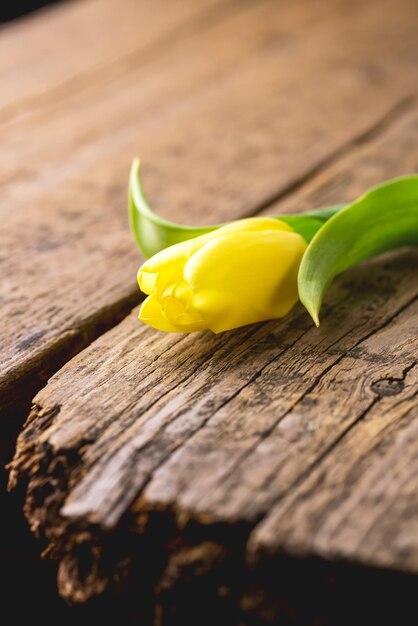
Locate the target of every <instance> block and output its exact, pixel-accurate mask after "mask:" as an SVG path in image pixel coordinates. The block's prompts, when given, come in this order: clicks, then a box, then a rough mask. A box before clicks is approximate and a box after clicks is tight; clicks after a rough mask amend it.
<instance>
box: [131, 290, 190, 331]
mask: <svg viewBox="0 0 418 626" xmlns="http://www.w3.org/2000/svg"><path fill="white" fill-rule="evenodd" d="M139 319H140V320H141V321H142V322H145V324H148V326H152V327H153V328H156V329H157V330H165V331H166V332H172V333H178V332H184V331H182V330H181V329H180V330H179V328H178V327H177V326H176V325H175V324H171V323H170V322H169V321H168V320H167V318H166V317H165V316H164V315H163V313H162V311H161V308H160V305H159V304H158V300H157V299H156V298H155V297H154V296H148V298H146V299H145V300H144V302H143V303H142V305H141V308H140V311H139Z"/></svg>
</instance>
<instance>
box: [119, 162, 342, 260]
mask: <svg viewBox="0 0 418 626" xmlns="http://www.w3.org/2000/svg"><path fill="white" fill-rule="evenodd" d="M343 206H344V205H336V206H334V207H329V208H326V209H318V210H316V211H310V212H308V213H304V214H303V215H279V216H276V217H277V219H280V220H282V221H284V222H286V223H287V224H289V226H291V227H292V228H293V230H294V231H295V232H297V233H299V234H300V235H302V237H304V238H305V239H306V241H308V242H309V241H310V240H311V239H312V237H313V236H314V235H315V233H316V232H317V231H318V230H319V229H320V228H321V226H322V225H323V224H324V223H325V222H326V221H327V220H328V219H329V218H330V217H331V216H332V215H334V214H335V213H336V212H338V211H339V210H340V209H341V208H342V207H343ZM129 221H130V224H131V230H132V233H133V235H134V238H135V241H136V243H137V245H138V247H139V249H140V250H141V251H142V253H143V254H144V255H145V256H146V257H150V256H152V255H154V254H156V253H157V252H159V251H160V250H163V249H164V248H167V247H168V246H172V245H173V244H175V243H179V242H180V241H185V240H186V239H192V238H193V237H197V236H198V235H204V234H206V233H210V232H212V231H213V230H216V229H217V228H220V227H221V226H223V224H215V225H213V226H203V227H197V226H183V225H179V224H175V223H174V222H169V221H168V220H165V219H163V218H161V217H158V215H156V214H155V213H154V212H153V211H152V210H151V208H150V207H149V205H148V202H147V200H146V197H145V194H144V190H143V187H142V183H141V178H140V162H139V160H138V159H135V160H134V161H133V163H132V167H131V173H130V177H129Z"/></svg>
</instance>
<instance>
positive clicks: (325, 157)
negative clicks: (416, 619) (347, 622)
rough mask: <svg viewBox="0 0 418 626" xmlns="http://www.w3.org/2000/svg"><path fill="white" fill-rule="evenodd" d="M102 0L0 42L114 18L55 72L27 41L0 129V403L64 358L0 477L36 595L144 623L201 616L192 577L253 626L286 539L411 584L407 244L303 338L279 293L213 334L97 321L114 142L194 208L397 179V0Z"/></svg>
mask: <svg viewBox="0 0 418 626" xmlns="http://www.w3.org/2000/svg"><path fill="white" fill-rule="evenodd" d="M123 4H124V3H120V2H119V3H116V2H113V3H112V2H111V1H110V0H109V2H103V3H102V4H101V3H100V2H96V3H95V2H86V3H75V4H74V5H63V7H62V8H61V9H54V10H53V11H52V12H50V13H48V12H47V13H45V16H46V20H48V22H47V21H45V22H43V20H42V19H40V20H33V21H32V22H31V21H28V22H27V23H24V22H23V23H22V25H21V26H19V27H16V29H15V30H14V31H13V33H12V35H10V38H11V41H13V42H14V43H13V44H10V46H11V48H9V49H12V50H13V49H14V48H13V46H16V48H18V49H19V50H20V47H19V43H18V42H19V41H20V42H22V41H23V39H24V38H25V37H29V38H30V40H31V41H33V42H34V44H33V45H36V43H35V42H36V41H38V40H39V37H40V36H41V35H40V33H42V32H44V31H43V29H44V28H45V26H44V24H47V23H49V24H51V23H56V24H57V30H58V31H59V24H61V25H62V23H66V24H68V33H69V34H68V37H65V38H62V40H61V39H60V43H59V44H58V43H56V44H55V45H59V46H62V48H60V50H61V51H64V50H67V51H68V47H71V40H72V38H73V34H74V32H76V31H77V23H78V22H79V21H80V20H81V17H80V15H85V12H87V13H88V12H89V11H90V12H92V13H91V14H92V15H95V16H96V17H97V18H99V22H102V23H103V29H104V30H103V32H106V28H107V29H108V32H109V38H112V37H113V34H112V32H113V31H112V11H113V12H115V13H118V17H117V20H116V24H115V35H114V36H115V46H114V47H107V46H103V42H102V41H101V40H99V38H97V40H94V41H92V42H91V41H90V39H89V37H88V36H87V35H88V33H89V29H88V26H86V25H85V24H84V23H83V28H84V29H85V30H82V36H81V40H80V41H81V43H80V49H79V50H77V53H76V55H75V57H74V58H73V59H72V60H68V62H67V64H66V65H65V66H64V67H63V70H62V74H60V72H59V71H58V70H59V64H58V62H57V63H55V60H54V58H53V57H52V61H51V63H50V64H48V66H46V65H45V66H43V64H42V63H40V62H39V61H38V62H37V61H36V59H35V61H34V68H35V70H34V71H35V72H38V73H39V76H38V80H37V81H34V82H33V84H32V85H31V83H30V82H28V81H25V80H22V86H21V87H20V90H19V89H17V90H16V91H15V96H16V102H17V103H18V105H17V106H16V107H11V108H10V107H9V104H8V102H6V101H5V103H6V105H7V106H5V108H4V111H5V115H4V119H3V121H4V125H3V127H2V129H1V137H2V146H3V147H4V150H3V152H2V155H3V156H0V163H1V169H2V172H4V178H3V177H2V192H3V202H2V205H1V206H0V211H1V212H2V216H3V218H2V219H4V223H5V224H6V226H7V227H6V228H5V229H3V230H2V232H1V244H2V245H1V249H2V253H1V257H2V265H3V267H4V277H5V279H6V281H5V289H4V291H3V293H2V296H3V303H2V304H3V306H2V313H1V315H2V322H3V323H2V325H1V327H0V328H1V331H0V332H1V341H2V356H3V359H4V361H3V367H2V373H1V380H0V389H1V391H2V394H1V401H0V402H1V407H0V408H1V409H6V410H7V411H10V409H11V410H12V413H15V412H16V408H19V407H21V406H22V405H24V403H26V402H27V401H28V400H30V399H32V397H33V395H34V392H35V390H37V389H39V388H40V387H41V386H42V384H43V382H45V381H46V380H47V379H48V377H49V376H50V375H51V374H52V373H53V372H55V371H56V370H57V369H58V368H59V367H60V366H61V365H62V364H63V363H64V362H65V361H68V363H67V364H66V365H65V366H64V367H63V368H62V369H60V370H59V371H58V372H57V373H56V374H55V376H53V377H52V378H51V379H50V380H49V382H48V384H47V386H46V387H44V388H43V389H42V390H41V391H40V392H39V394H38V395H37V396H36V397H35V399H34V405H33V409H32V411H31V414H30V417H29V419H28V422H27V425H26V427H25V429H24V431H23V433H22V434H21V436H20V438H19V442H18V447H17V452H16V456H15V459H14V461H13V464H12V476H11V485H12V486H16V485H19V487H20V491H21V493H22V494H23V496H24V499H25V505H24V509H25V514H26V516H27V518H28V520H29V523H30V525H31V528H32V530H33V531H35V532H36V533H37V534H39V535H40V536H42V537H43V538H44V542H46V544H47V545H48V548H47V553H48V554H50V555H51V556H52V557H53V558H55V559H56V560H57V561H58V564H59V573H58V584H59V590H60V593H61V594H62V595H63V596H64V597H65V598H67V599H69V600H70V601H73V602H84V601H87V600H89V599H91V598H94V597H97V596H103V597H104V598H106V597H107V596H109V597H113V595H112V594H114V593H117V594H119V595H120V594H121V593H122V590H125V591H126V589H127V590H128V592H127V593H126V594H125V595H123V594H122V595H123V602H124V603H125V604H126V603H127V602H128V601H129V602H132V603H133V604H134V606H135V607H136V608H137V609H138V607H139V608H140V610H141V615H142V620H143V622H144V623H147V622H149V621H152V620H153V619H154V620H155V623H164V624H168V623H176V624H178V623H186V620H187V619H192V621H193V620H194V623H197V620H199V621H200V622H201V623H204V622H203V621H202V615H201V613H200V614H198V615H194V617H193V611H192V609H193V607H192V606H191V605H190V602H188V598H190V595H191V594H192V595H196V597H198V598H200V600H201V601H202V602H203V603H204V606H205V607H211V608H210V610H209V609H208V611H207V614H206V617H205V618H204V619H207V623H211V624H212V623H214V620H215V619H218V620H219V619H224V621H227V623H228V624H233V623H253V622H252V620H255V622H254V623H258V621H260V620H261V621H263V620H264V621H266V622H271V621H274V620H275V619H279V617H282V613H281V611H282V608H281V607H282V605H281V604H280V602H279V603H277V601H278V597H279V595H280V590H279V589H278V586H277V585H275V583H274V581H277V580H282V579H285V580H286V578H289V575H290V574H289V572H293V571H294V572H295V574H294V575H295V578H296V579H298V577H300V576H301V575H304V576H305V573H306V567H307V566H306V565H303V564H307V563H308V562H309V560H308V557H309V558H311V557H315V558H319V557H320V558H322V559H324V563H327V564H331V563H333V562H335V561H340V560H341V559H343V560H347V561H348V562H350V563H351V564H360V565H362V566H363V567H364V566H367V567H368V568H374V570H373V571H375V569H376V568H381V567H382V566H383V567H386V568H389V569H391V570H402V571H407V572H410V573H412V574H417V573H418V544H417V539H416V534H417V533H416V532H415V531H416V528H417V524H418V517H417V514H416V509H417V499H418V495H417V494H418V491H417V485H416V481H415V479H414V473H415V474H416V473H417V467H416V464H417V461H416V459H415V452H414V448H415V438H414V429H416V423H415V422H416V419H417V417H418V416H417V398H416V393H417V378H416V371H417V366H416V360H417V357H416V355H417V316H416V298H417V294H418V284H417V280H416V277H417V269H418V257H417V255H416V253H415V252H413V251H404V252H399V253H396V254H393V255H390V256H387V257H385V258H384V259H381V260H376V261H374V262H372V263H369V264H368V265H367V269H366V268H364V267H363V268H358V269H355V270H352V271H351V272H349V273H347V274H346V275H345V276H344V277H342V278H341V279H339V281H338V283H336V285H335V286H334V287H333V289H332V290H331V292H330V294H329V297H328V298H327V301H326V305H325V308H324V315H323V322H322V326H321V328H320V329H319V330H317V329H315V328H313V327H312V325H311V322H310V320H309V318H308V316H307V315H306V313H305V312H304V310H302V308H301V307H298V308H296V309H295V311H294V313H293V314H292V316H290V317H289V318H288V319H286V320H282V321H280V322H271V323H268V324H262V325H257V326H253V327H249V328H245V329H242V330H238V331H236V332H230V333H226V334H224V335H221V336H213V335H211V334H210V333H202V334H198V335H193V336H185V337H182V336H170V335H165V334H160V333H158V332H156V331H152V330H150V329H147V328H144V327H142V326H140V325H139V323H138V322H137V320H136V310H135V311H133V312H132V313H131V314H130V315H129V316H128V317H127V318H126V319H124V321H122V322H121V323H120V324H117V323H118V321H120V320H122V319H123V318H124V317H125V315H126V313H127V312H128V311H129V310H130V308H132V306H133V305H134V303H135V302H136V301H137V300H138V299H139V295H138V293H137V289H136V285H135V281H134V278H135V273H136V268H137V265H138V264H139V263H140V258H139V255H138V254H137V252H136V251H135V249H134V247H133V244H132V240H131V237H130V235H129V232H128V229H127V224H126V208H125V204H126V177H127V170H128V166H129V161H130V158H131V157H132V156H133V155H135V154H136V153H140V154H141V155H142V157H143V159H144V160H145V184H146V187H147V188H149V191H150V197H151V201H152V203H153V204H154V205H155V206H157V207H158V208H159V209H160V210H161V213H163V214H164V215H166V216H170V217H172V218H174V219H178V220H183V221H187V222H195V223H199V222H200V223H202V222H207V221H221V220H226V219H230V218H235V217H238V216H243V215H251V214H255V213H260V212H267V213H271V214H274V213H278V212H279V211H298V210H302V209H304V208H313V207H315V206H321V205H324V204H328V203H333V202H341V201H348V200H350V199H352V198H353V197H356V196H357V195H358V194H360V193H361V192H362V191H364V190H365V189H367V188H368V187H369V186H370V185H372V184H374V183H377V182H380V181H381V180H383V179H385V178H389V177H393V176H396V175H398V174H404V173H408V172H411V171H416V170H417V169H418V150H417V145H418V142H417V139H418V106H417V103H416V90H417V85H416V75H417V67H418V52H417V48H416V18H417V17H418V13H417V6H416V3H415V2H413V1H412V0H402V1H401V2H400V3H398V6H397V10H396V11H394V7H393V3H392V2H389V0H387V1H384V2H382V1H379V2H378V1H377V0H370V2H367V3H364V2H360V1H358V2H357V1H356V2H350V3H349V4H347V3H346V2H343V1H342V0H341V1H339V0H334V1H333V2H329V1H328V0H327V1H325V0H323V1H320V2H316V3H311V2H308V1H304V2H298V3H295V2H290V0H289V2H283V3H276V2H273V1H272V0H271V1H269V0H263V1H262V2H242V3H235V2H232V1H231V2H214V1H213V2H209V1H207V2H205V3H200V4H199V3H193V2H190V3H189V2H185V1H182V2H180V1H179V2H175V3H173V4H172V5H171V4H170V3H168V4H166V3H163V2H159V3H158V4H159V5H160V6H163V5H164V7H166V6H170V7H173V8H170V9H168V11H167V12H165V11H164V10H163V11H157V10H154V9H153V8H152V6H153V5H152V3H144V4H143V5H142V7H141V9H142V10H143V11H144V12H145V13H146V15H147V17H148V21H147V22H146V23H143V22H141V26H140V29H141V32H144V33H146V37H145V38H144V37H141V36H139V35H138V37H137V38H136V39H135V37H133V35H131V39H130V37H129V36H126V35H127V33H133V34H134V33H135V29H134V28H133V25H132V24H129V25H127V24H125V22H124V20H122V18H121V15H119V14H121V13H122V10H121V8H120V7H121V5H123ZM71 6H73V7H74V8H71ZM116 6H117V7H118V9H117V10H116ZM126 9H127V11H128V14H129V15H130V16H131V17H130V18H129V20H128V21H131V22H134V21H135V19H134V18H135V15H137V13H136V12H137V11H138V10H139V9H138V5H137V4H135V3H134V2H128V1H127V0H126ZM171 11H173V13H172V14H171ZM129 12H131V13H129ZM157 14H158V15H157ZM174 15H175V16H176V18H175V19H176V20H177V21H176V23H174V22H173V16H174ZM81 21H83V20H81ZM370 24H373V28H372V29H371V27H370ZM125 29H127V30H125ZM6 33H7V31H6ZM83 33H84V34H83ZM169 33H171V35H169ZM139 34H140V33H139ZM132 37H133V39H132ZM95 41H96V43H95ZM237 42H239V43H237ZM6 44H7V41H6ZM6 44H3V45H6ZM1 45H2V44H0V46H1ZM48 45H49V44H48ZM49 50H50V49H49ZM83 50H84V54H83ZM147 51H148V52H147ZM19 54H22V55H23V57H22V59H23V60H22V62H24V63H25V64H26V63H30V62H31V61H30V55H27V56H26V57H25V56H24V55H25V53H24V52H19ZM41 56H42V55H41ZM42 58H43V57H42ZM86 58H87V61H85V59H86ZM7 67H9V66H7ZM8 80H10V83H9V84H10V85H13V81H18V78H17V77H16V73H15V72H13V71H10V77H9V79H8ZM35 83H36V84H35ZM255 85H256V88H255ZM39 86H41V89H39V88H38V87H39ZM2 89H3V87H2ZM5 93H7V94H9V93H10V92H9V91H8V90H7V89H5ZM13 102H14V101H13ZM10 207H12V209H13V211H11V210H10ZM28 312H29V313H28ZM115 324H117V325H116V326H115V327H114V328H113V329H112V330H109V331H108V332H106V331H107V330H108V329H109V328H110V327H111V326H114V325H115ZM99 335H101V336H100V338H98V339H97V340H95V341H93V343H91V345H90V346H89V347H87V348H86V346H87V345H88V344H89V343H90V342H91V341H92V340H93V339H95V338H96V337H98V336H99ZM83 348H86V349H84V350H83ZM79 351H81V352H80V354H79V355H78V356H76V357H75V358H73V359H72V360H69V359H70V357H71V356H72V355H74V354H75V353H76V352H79ZM414 394H415V395H414ZM22 414H23V413H22ZM283 554H284V555H288V556H289V557H292V559H293V560H291V562H286V564H285V569H284V572H283V571H282V572H281V573H280V572H279V578H277V577H275V576H273V577H272V576H269V575H267V576H266V575H265V572H266V571H267V573H268V572H269V571H270V570H271V569H272V568H273V567H277V568H278V570H280V568H281V567H283V566H282V565H280V564H281V562H282V561H281V559H282V555H283ZM295 557H298V558H301V557H303V560H300V561H298V560H296V559H295ZM336 567H337V566H336ZM347 571H348V569H347V566H346V567H345V568H344V567H342V570H339V572H342V574H339V575H341V576H342V577H343V578H344V577H345V576H347V575H348V574H347ZM333 572H334V570H333ZM334 573H335V572H334ZM317 574H318V566H317V565H315V564H314V566H313V569H312V572H311V571H310V570H309V571H308V574H306V584H307V585H308V586H309V584H311V585H312V577H313V578H314V579H315V578H316V577H317ZM333 575H334V574H333ZM324 576H325V577H326V576H327V574H325V575H324ZM344 580H345V578H344ZM413 580H414V581H415V577H414V578H413ZM408 584H409V585H412V587H413V589H414V590H415V589H416V587H417V586H418V583H416V582H413V583H408ZM404 604H405V603H404ZM173 607H175V608H176V611H177V612H175V613H172V611H173V610H174V609H173ZM228 611H229V613H228ZM226 615H229V618H228V619H227V618H226V617H225V616H226ZM220 616H221V617H220ZM176 620H177V621H176ZM179 620H180V621H179ZM205 623H206V622H205ZM284 623H287V622H284ZM306 623H307V622H306ZM405 623H406V622H405Z"/></svg>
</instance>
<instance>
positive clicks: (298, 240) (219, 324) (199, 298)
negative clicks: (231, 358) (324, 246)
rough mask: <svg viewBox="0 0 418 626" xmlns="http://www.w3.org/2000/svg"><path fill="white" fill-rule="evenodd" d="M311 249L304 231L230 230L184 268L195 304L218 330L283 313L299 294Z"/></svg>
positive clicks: (210, 325) (212, 326) (199, 252)
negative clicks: (306, 254)
mask: <svg viewBox="0 0 418 626" xmlns="http://www.w3.org/2000/svg"><path fill="white" fill-rule="evenodd" d="M262 219H263V220H264V219H265V218H262ZM269 221H270V220H269ZM274 221H276V220H274ZM305 249H306V242H305V240H304V239H303V238H302V237H301V236H300V235H298V234H296V233H294V232H293V231H292V230H290V231H289V230H287V229H286V230H285V229H281V228H275V229H272V230H261V231H260V232H257V234H255V233H254V232H247V231H245V232H234V233H232V232H228V233H226V234H225V235H224V236H218V237H216V238H214V239H212V240H211V241H208V242H207V243H206V244H205V245H204V246H203V247H202V248H201V249H200V250H198V251H197V252H196V253H195V254H194V255H193V256H192V257H191V259H190V260H189V261H188V262H187V263H186V266H185V269H184V278H185V280H186V281H187V282H188V283H189V284H190V286H191V288H192V289H193V291H194V292H195V296H194V298H193V305H194V307H195V308H197V309H198V310H199V311H200V312H201V313H202V315H203V316H204V318H205V319H206V321H207V323H208V326H209V327H210V328H211V329H212V330H213V331H214V332H221V331H223V330H228V329H231V328H237V327H239V326H243V325H245V324H250V323H253V322H259V321H262V320H266V319H272V318H275V317H282V316H283V315H285V314H286V313H288V311H289V310H290V309H291V308H292V307H293V305H294V304H295V303H296V302H297V300H298V292H297V280H296V278H297V270H298V267H299V264H300V261H301V258H302V255H303V253H304V251H305Z"/></svg>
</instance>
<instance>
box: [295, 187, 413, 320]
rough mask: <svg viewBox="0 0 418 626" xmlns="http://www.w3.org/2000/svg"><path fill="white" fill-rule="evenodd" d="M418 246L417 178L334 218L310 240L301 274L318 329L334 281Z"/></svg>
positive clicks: (378, 190)
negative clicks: (384, 256)
mask: <svg viewBox="0 0 418 626" xmlns="http://www.w3.org/2000/svg"><path fill="white" fill-rule="evenodd" d="M417 244H418V176H408V177H404V178H398V179H395V180H392V181H389V182H387V183H384V184H383V185H379V186H378V187H375V188H374V189H372V190H371V191H369V192H368V193H366V194H365V195H364V196H362V197H361V198H360V199H359V200H356V201H355V202H353V203H352V204H350V205H348V206H347V207H346V208H345V209H343V210H342V211H340V212H339V213H338V214H336V215H334V216H333V217H331V219H330V220H329V221H328V222H327V223H326V224H325V225H324V226H323V227H322V228H321V229H320V231H319V232H317V234H316V235H315V236H314V238H313V239H312V241H311V243H310V245H309V247H308V249H307V250H306V252H305V255H304V257H303V259H302V263H301V266H300V269H299V277H298V288H299V297H300V299H301V301H302V303H303V304H304V305H305V307H306V309H307V310H308V312H309V313H310V315H311V317H312V319H313V320H314V322H315V324H316V325H317V326H319V310H320V308H321V304H322V299H323V297H324V293H325V291H326V289H327V287H328V286H329V285H330V283H331V282H332V280H333V279H334V278H335V276H337V275H338V274H341V272H343V271H344V270H346V269H348V268H349V267H352V266H353V265H355V264H356V263H359V262H360V261H363V260H365V259H368V258H370V257H372V256H375V255H376V254H380V253H382V252H386V251H387V250H391V249H393V248H397V247H401V246H408V245H417Z"/></svg>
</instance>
